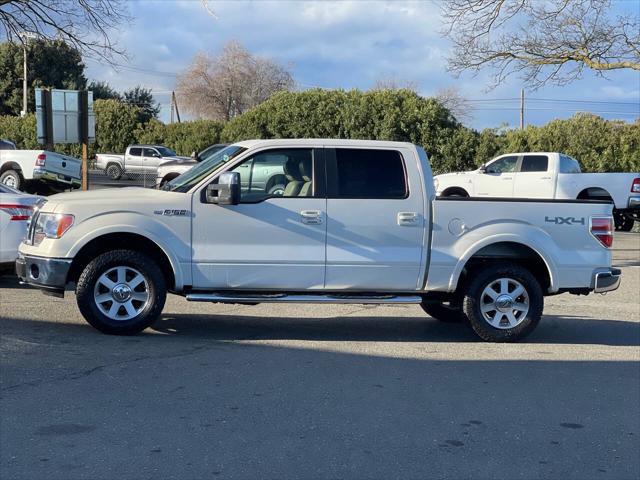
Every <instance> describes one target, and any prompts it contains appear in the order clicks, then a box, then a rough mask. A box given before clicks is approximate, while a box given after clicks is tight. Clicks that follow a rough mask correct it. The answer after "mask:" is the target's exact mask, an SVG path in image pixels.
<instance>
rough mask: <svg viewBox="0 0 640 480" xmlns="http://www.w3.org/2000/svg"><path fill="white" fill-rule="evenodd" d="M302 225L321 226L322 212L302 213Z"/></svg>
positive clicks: (305, 211)
mask: <svg viewBox="0 0 640 480" xmlns="http://www.w3.org/2000/svg"><path fill="white" fill-rule="evenodd" d="M300 216H301V217H302V223H306V224H307V225H319V224H321V223H322V212H321V211H320V210H302V211H301V212H300Z"/></svg>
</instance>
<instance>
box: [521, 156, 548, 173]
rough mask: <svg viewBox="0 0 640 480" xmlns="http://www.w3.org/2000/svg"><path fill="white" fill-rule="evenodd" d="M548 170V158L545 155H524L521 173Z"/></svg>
mask: <svg viewBox="0 0 640 480" xmlns="http://www.w3.org/2000/svg"><path fill="white" fill-rule="evenodd" d="M548 168H549V157H547V156H546V155H525V156H524V157H522V166H521V167H520V171H521V172H546V171H547V169H548Z"/></svg>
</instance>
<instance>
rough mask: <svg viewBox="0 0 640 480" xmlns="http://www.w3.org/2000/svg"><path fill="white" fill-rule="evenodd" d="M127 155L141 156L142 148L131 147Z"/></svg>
mask: <svg viewBox="0 0 640 480" xmlns="http://www.w3.org/2000/svg"><path fill="white" fill-rule="evenodd" d="M129 155H131V156H132V157H140V156H142V148H139V147H133V148H130V149H129Z"/></svg>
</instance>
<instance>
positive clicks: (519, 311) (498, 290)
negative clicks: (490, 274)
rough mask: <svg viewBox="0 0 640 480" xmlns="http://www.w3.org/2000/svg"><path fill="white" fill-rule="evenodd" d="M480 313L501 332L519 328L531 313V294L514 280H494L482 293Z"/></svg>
mask: <svg viewBox="0 0 640 480" xmlns="http://www.w3.org/2000/svg"><path fill="white" fill-rule="evenodd" d="M480 311H481V312H482V316H483V318H484V319H485V321H486V322H487V323H488V324H489V325H491V326H492V327H495V328H499V329H501V330H506V329H509V328H514V327H517V326H518V325H520V324H521V323H522V322H523V321H524V319H525V318H526V316H527V313H529V294H528V293H527V290H526V289H525V288H524V286H523V285H522V284H521V283H520V282H518V281H517V280H514V279H512V278H499V279H497V280H493V281H492V282H491V283H489V284H488V285H487V286H486V287H485V288H484V290H483V291H482V295H481V297H480Z"/></svg>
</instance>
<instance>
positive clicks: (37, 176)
mask: <svg viewBox="0 0 640 480" xmlns="http://www.w3.org/2000/svg"><path fill="white" fill-rule="evenodd" d="M81 169H82V162H81V161H80V160H78V159H77V158H73V157H70V156H68V155H62V154H61V153H55V152H49V151H46V150H17V149H16V148H15V145H14V144H13V143H12V142H9V141H8V140H2V142H1V143H0V183H2V184H4V185H8V186H10V187H12V188H15V189H17V190H24V189H25V187H27V186H28V185H29V184H35V183H43V184H47V185H48V186H50V187H52V188H54V189H60V190H62V189H67V188H78V187H80V185H81V173H80V172H81Z"/></svg>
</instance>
